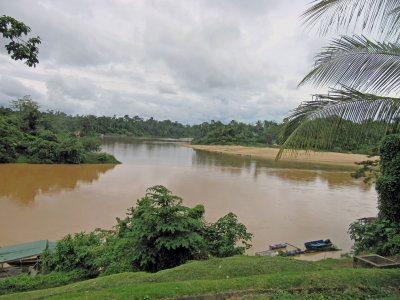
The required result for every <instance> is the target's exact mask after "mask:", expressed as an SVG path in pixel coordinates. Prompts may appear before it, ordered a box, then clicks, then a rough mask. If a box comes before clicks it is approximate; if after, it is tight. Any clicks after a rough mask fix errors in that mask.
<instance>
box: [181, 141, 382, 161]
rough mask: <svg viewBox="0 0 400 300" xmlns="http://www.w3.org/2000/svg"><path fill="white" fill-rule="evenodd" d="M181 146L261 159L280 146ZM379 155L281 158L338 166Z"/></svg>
mask: <svg viewBox="0 0 400 300" xmlns="http://www.w3.org/2000/svg"><path fill="white" fill-rule="evenodd" d="M178 145H180V146H184V147H189V148H193V149H197V150H205V151H211V152H218V153H221V154H230V155H241V156H251V157H254V158H260V159H269V160H271V159H275V156H276V154H277V153H278V151H279V149H278V148H269V147H245V146H231V145H191V144H188V143H178ZM374 159H378V157H372V158H370V157H368V156H367V155H361V154H347V153H337V152H314V151H307V152H306V151H299V152H298V154H297V155H296V156H294V155H292V154H290V153H287V154H284V155H283V157H282V158H281V160H282V161H289V160H291V161H293V160H295V161H296V160H297V161H301V162H310V163H316V164H326V165H337V166H356V165H355V162H361V161H364V160H374Z"/></svg>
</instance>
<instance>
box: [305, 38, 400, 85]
mask: <svg viewBox="0 0 400 300" xmlns="http://www.w3.org/2000/svg"><path fill="white" fill-rule="evenodd" d="M308 82H311V83H313V84H314V85H315V86H323V85H326V84H333V85H335V84H341V85H346V86H350V87H353V88H357V89H360V90H364V91H368V92H374V93H386V92H391V91H395V92H398V91H399V90H400V45H399V44H396V43H380V42H373V41H371V40H369V39H367V38H366V37H364V36H361V37H360V36H354V37H348V36H343V37H341V38H340V39H335V40H333V41H332V43H331V44H330V45H329V46H327V47H325V48H324V49H323V50H322V52H321V53H319V54H317V56H316V60H315V67H314V68H313V69H312V70H311V72H310V73H308V74H307V75H306V76H305V77H304V78H303V80H302V81H301V82H300V83H299V85H303V84H304V83H308Z"/></svg>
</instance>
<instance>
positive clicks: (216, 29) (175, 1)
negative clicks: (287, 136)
mask: <svg viewBox="0 0 400 300" xmlns="http://www.w3.org/2000/svg"><path fill="white" fill-rule="evenodd" d="M309 2H310V0H295V1H293V0H279V1H276V0H246V1H243V0H112V1H111V0H108V1H107V0H35V1H32V0H1V4H0V9H1V11H0V14H1V15H3V14H4V15H9V16H12V17H14V18H16V19H18V20H19V21H22V22H24V23H25V24H26V25H28V26H30V27H31V29H32V32H31V35H34V36H36V35H39V36H40V37H41V39H42V44H41V45H40V46H39V49H40V53H39V61H40V63H39V65H37V67H36V68H29V67H27V66H26V65H25V64H24V63H23V62H21V61H13V60H12V59H11V58H10V57H9V56H8V55H7V53H6V50H5V49H4V44H5V41H4V40H3V41H0V46H1V49H0V105H3V106H8V104H9V101H10V100H12V99H16V98H20V97H23V96H24V95H31V97H32V99H33V100H35V101H37V102H39V104H40V106H41V110H48V109H50V110H55V111H63V112H66V113H68V114H74V115H75V114H80V115H82V114H85V115H86V114H94V115H108V116H112V115H117V116H123V115H126V114H128V115H129V116H135V115H139V116H141V117H143V118H148V117H151V116H152V117H154V118H155V119H157V120H164V119H170V120H173V121H179V122H182V123H185V124H198V123H201V122H204V121H210V120H220V121H222V122H229V121H230V120H233V119H234V120H238V121H242V122H254V121H257V120H275V121H278V122H280V121H282V119H283V117H284V116H286V115H287V114H288V112H289V110H291V109H293V108H295V107H296V106H297V105H298V104H299V103H300V102H301V101H304V100H309V99H310V98H311V94H313V93H314V92H315V89H313V88H312V87H311V86H304V87H301V88H297V83H298V82H299V81H300V80H301V78H302V76H304V75H305V74H306V72H307V71H308V70H309V69H310V67H311V66H312V61H313V57H314V55H315V53H316V52H317V51H318V50H319V49H320V48H321V46H322V45H323V44H324V41H322V39H321V38H319V37H318V36H317V35H316V34H315V33H313V32H311V33H310V32H307V31H306V29H305V28H304V26H302V25H301V19H300V15H301V13H302V12H303V11H304V10H305V8H306V7H308V6H309Z"/></svg>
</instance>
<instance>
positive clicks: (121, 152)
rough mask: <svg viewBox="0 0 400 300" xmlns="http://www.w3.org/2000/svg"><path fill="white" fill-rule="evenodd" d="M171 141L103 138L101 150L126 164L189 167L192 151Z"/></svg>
mask: <svg viewBox="0 0 400 300" xmlns="http://www.w3.org/2000/svg"><path fill="white" fill-rule="evenodd" d="M173 141H174V140H172V139H142V138H135V137H105V138H103V139H102V146H101V147H102V150H103V151H105V152H107V153H110V154H113V155H114V156H115V157H116V158H117V159H118V160H119V161H121V162H122V163H124V164H126V163H128V164H132V163H134V164H152V165H154V164H155V165H173V166H176V165H191V159H192V151H191V150H190V149H187V148H185V147H181V146H178V145H176V144H175V143H174V142H173Z"/></svg>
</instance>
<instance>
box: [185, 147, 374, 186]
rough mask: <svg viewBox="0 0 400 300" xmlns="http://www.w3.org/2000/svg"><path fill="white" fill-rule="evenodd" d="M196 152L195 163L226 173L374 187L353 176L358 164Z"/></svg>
mask: <svg viewBox="0 0 400 300" xmlns="http://www.w3.org/2000/svg"><path fill="white" fill-rule="evenodd" d="M195 152H196V155H194V156H193V158H192V163H193V165H197V166H208V167H219V168H220V170H221V171H222V172H225V173H229V174H231V175H241V174H243V173H247V174H249V175H252V176H253V177H254V178H255V179H257V178H258V177H259V176H260V175H262V174H266V175H268V176H275V177H278V178H280V179H283V180H285V181H289V182H290V183H294V182H296V183H297V182H315V181H317V180H320V181H322V182H327V184H328V187H329V188H337V187H341V186H354V185H357V186H360V187H362V188H363V189H364V190H369V189H370V186H368V185H365V184H363V183H362V182H361V181H360V180H355V179H353V178H352V177H351V176H350V172H349V171H354V169H355V168H354V167H346V166H334V165H332V166H329V165H319V164H312V163H309V162H308V163H305V162H301V161H279V162H275V161H274V160H267V159H254V158H251V157H250V156H239V155H238V156H234V155H229V154H220V153H215V152H209V151H204V150H195Z"/></svg>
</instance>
